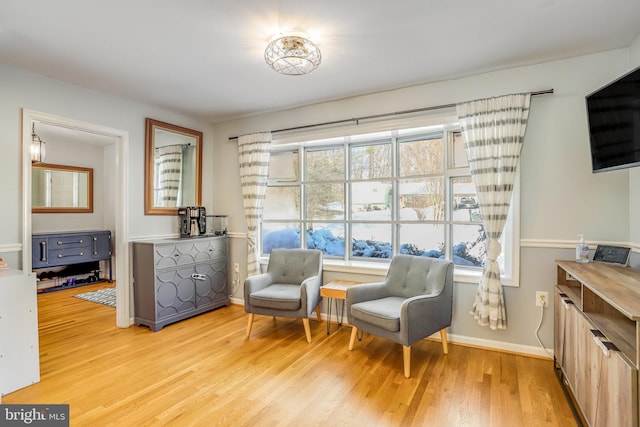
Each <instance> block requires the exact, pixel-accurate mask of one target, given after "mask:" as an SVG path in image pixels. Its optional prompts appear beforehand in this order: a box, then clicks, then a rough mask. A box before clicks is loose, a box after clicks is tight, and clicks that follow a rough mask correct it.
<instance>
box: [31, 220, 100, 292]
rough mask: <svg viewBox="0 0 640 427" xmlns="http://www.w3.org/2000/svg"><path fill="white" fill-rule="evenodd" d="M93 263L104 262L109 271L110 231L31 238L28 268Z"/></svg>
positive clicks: (76, 232)
mask: <svg viewBox="0 0 640 427" xmlns="http://www.w3.org/2000/svg"><path fill="white" fill-rule="evenodd" d="M92 261H107V263H108V265H109V281H112V280H113V277H112V268H111V231H109V230H93V231H73V232H65V233H55V232H54V233H38V234H33V235H32V236H31V267H32V268H33V269H34V270H35V269H37V268H48V267H59V266H66V265H73V264H80V263H85V262H92Z"/></svg>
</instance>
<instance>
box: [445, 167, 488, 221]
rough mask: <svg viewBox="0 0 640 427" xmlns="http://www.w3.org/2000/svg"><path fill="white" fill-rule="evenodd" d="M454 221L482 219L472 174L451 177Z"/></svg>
mask: <svg viewBox="0 0 640 427" xmlns="http://www.w3.org/2000/svg"><path fill="white" fill-rule="evenodd" d="M451 188H452V192H453V209H452V210H451V212H453V217H452V220H454V221H480V220H481V218H480V209H479V208H478V199H477V198H476V187H475V185H473V181H472V180H471V177H470V176H463V177H459V178H452V179H451Z"/></svg>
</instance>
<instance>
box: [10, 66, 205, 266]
mask: <svg viewBox="0 0 640 427" xmlns="http://www.w3.org/2000/svg"><path fill="white" fill-rule="evenodd" d="M0 93H2V97H0V145H1V146H2V153H3V155H2V156H0V171H1V174H2V175H1V179H0V196H1V197H2V200H3V201H4V202H3V204H2V208H3V209H2V221H0V256H2V257H4V258H5V259H7V260H8V261H9V263H10V266H11V267H13V268H21V266H20V265H19V264H20V261H19V260H20V249H21V245H22V241H21V240H22V231H21V228H22V202H21V200H22V194H21V184H20V180H21V176H22V172H21V165H22V160H21V154H22V148H21V147H22V145H21V144H22V143H21V110H22V109H23V108H25V109H30V110H34V111H38V112H41V113H47V114H52V115H55V116H60V117H65V118H69V119H72V120H77V121H83V122H88V123H93V124H96V125H101V126H105V127H109V128H113V129H118V130H122V131H126V132H128V134H129V153H128V156H129V159H128V160H129V171H128V179H129V195H128V201H127V204H128V212H127V214H128V228H129V236H119V238H122V239H125V240H128V239H135V238H140V237H152V236H167V235H174V234H177V232H178V226H177V220H176V217H175V216H158V215H153V216H145V215H144V150H145V141H144V135H145V118H146V117H151V118H154V119H157V120H161V121H164V122H168V123H173V124H176V125H179V126H184V127H188V128H192V129H196V130H200V131H202V132H203V133H204V140H203V204H204V205H205V206H206V207H207V209H208V210H209V209H212V210H213V205H212V194H213V193H214V187H215V186H214V183H213V182H214V181H213V171H212V168H211V164H212V159H213V157H214V154H213V142H212V127H211V125H209V124H206V123H203V122H202V121H199V120H197V119H194V118H190V117H185V116H183V115H180V114H177V113H175V112H172V111H169V110H163V109H160V108H156V107H151V106H148V105H144V104H139V103H135V102H132V101H128V100H125V99H122V98H117V97H113V96H110V95H105V94H103V93H100V92H97V91H93V90H89V89H86V88H82V87H79V86H75V85H71V84H68V83H64V82H61V81H58V80H53V79H50V78H47V77H43V76H40V75H37V74H33V73H28V72H25V71H22V70H18V69H16V68H12V67H8V66H5V65H0ZM54 145H55V144H51V147H47V160H48V161H51V162H53V161H54V160H55V161H56V162H59V163H62V164H65V163H68V162H72V161H73V162H75V160H74V159H77V155H80V151H79V150H78V153H77V155H76V154H74V153H73V150H74V149H73V148H69V147H67V148H63V147H60V150H64V152H63V153H61V152H58V151H57V150H58V148H55V147H54ZM114 150H115V147H114V146H107V147H104V148H103V153H102V155H100V154H98V155H99V156H100V158H99V159H97V160H99V161H101V162H102V163H103V164H102V166H99V165H98V164H97V163H96V164H94V167H96V168H98V167H101V168H102V170H103V177H108V176H109V174H110V173H113V172H112V171H115V168H114V165H113V161H112V160H110V159H114V158H115V151H114ZM91 155H93V154H91ZM56 159H57V160H56ZM110 171H111V172H110ZM102 187H103V190H102V193H103V198H102V201H97V200H96V202H97V203H98V208H99V209H102V211H103V212H102V213H101V215H102V216H103V217H102V219H101V220H100V222H102V224H104V228H108V229H113V228H114V223H115V208H114V200H115V198H114V197H115V196H114V191H115V189H114V188H113V184H112V180H110V179H103V182H102ZM69 215H71V214H69ZM73 215H78V214H73ZM48 218H51V219H53V218H54V217H46V218H44V219H43V218H42V217H41V216H38V217H36V218H32V220H33V226H34V227H35V228H37V230H38V231H43V229H45V228H47V229H50V228H51V226H49V225H47V224H45V223H46V221H48ZM76 218H79V217H76ZM54 221H55V222H56V226H60V227H64V228H65V229H66V230H69V229H70V228H69V223H68V221H69V217H67V218H63V217H55V220H54ZM76 225H77V227H82V228H84V227H85V226H87V227H89V226H93V225H97V223H95V222H93V220H89V219H86V220H82V221H79V222H78V223H77V224H76ZM71 228H73V227H71ZM98 228H102V227H101V226H99V227H98Z"/></svg>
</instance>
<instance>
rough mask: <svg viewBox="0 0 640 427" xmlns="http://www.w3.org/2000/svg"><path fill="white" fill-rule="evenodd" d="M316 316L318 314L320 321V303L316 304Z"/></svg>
mask: <svg viewBox="0 0 640 427" xmlns="http://www.w3.org/2000/svg"><path fill="white" fill-rule="evenodd" d="M316 316H318V321H319V322H320V321H322V316H321V315H320V304H318V305H316Z"/></svg>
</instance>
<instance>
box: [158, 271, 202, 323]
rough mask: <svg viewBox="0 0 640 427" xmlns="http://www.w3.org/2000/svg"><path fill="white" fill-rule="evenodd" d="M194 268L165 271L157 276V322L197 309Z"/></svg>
mask: <svg viewBox="0 0 640 427" xmlns="http://www.w3.org/2000/svg"><path fill="white" fill-rule="evenodd" d="M194 271H195V270H194V268H193V267H192V266H191V267H186V268H178V269H171V270H165V271H162V272H158V273H157V274H156V304H157V306H156V313H157V314H156V320H162V319H165V318H167V317H171V316H174V315H177V314H181V313H185V312H188V311H190V310H193V309H195V308H196V302H195V301H196V299H195V284H194V279H192V278H191V275H192V274H193V273H194Z"/></svg>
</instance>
